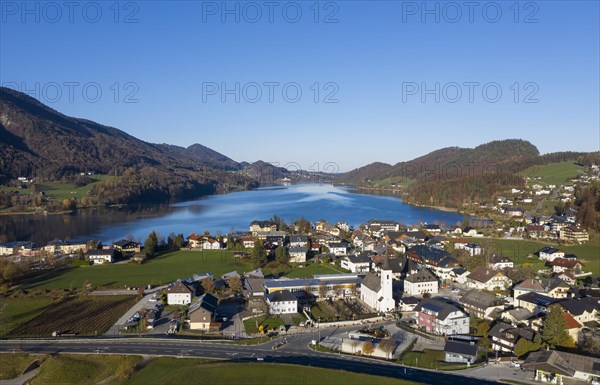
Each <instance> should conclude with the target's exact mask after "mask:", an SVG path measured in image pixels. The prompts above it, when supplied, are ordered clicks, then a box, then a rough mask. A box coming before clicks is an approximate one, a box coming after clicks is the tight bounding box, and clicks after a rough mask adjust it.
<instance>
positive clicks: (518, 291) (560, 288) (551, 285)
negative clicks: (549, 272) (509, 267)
mask: <svg viewBox="0 0 600 385" xmlns="http://www.w3.org/2000/svg"><path fill="white" fill-rule="evenodd" d="M569 289H570V286H569V285H568V284H567V283H566V282H564V281H562V280H561V279H558V278H556V277H551V278H549V279H539V280H538V279H533V278H532V279H526V280H525V281H522V282H520V283H518V284H517V285H515V286H514V287H513V297H514V298H517V297H520V296H521V295H523V294H525V293H529V292H533V293H539V294H543V295H546V296H548V297H551V298H566V297H567V296H568V295H569Z"/></svg>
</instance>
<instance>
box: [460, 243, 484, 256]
mask: <svg viewBox="0 0 600 385" xmlns="http://www.w3.org/2000/svg"><path fill="white" fill-rule="evenodd" d="M454 249H455V250H465V251H467V252H468V253H469V255H470V256H471V257H474V256H476V255H481V246H479V245H478V244H475V243H467V244H463V243H455V244H454Z"/></svg>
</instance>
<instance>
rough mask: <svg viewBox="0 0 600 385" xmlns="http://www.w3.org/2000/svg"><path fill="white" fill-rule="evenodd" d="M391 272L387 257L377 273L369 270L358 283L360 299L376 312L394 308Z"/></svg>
mask: <svg viewBox="0 0 600 385" xmlns="http://www.w3.org/2000/svg"><path fill="white" fill-rule="evenodd" d="M392 279H393V273H392V269H391V267H390V266H389V263H388V260H387V258H385V259H384V261H383V266H381V271H380V273H379V274H376V273H374V272H369V273H367V275H365V277H364V278H363V280H362V282H361V285H360V299H361V300H362V301H363V302H364V303H366V304H367V305H368V306H370V307H371V308H373V309H374V310H376V311H378V312H388V311H391V310H394V309H395V308H396V301H394V297H393V288H392Z"/></svg>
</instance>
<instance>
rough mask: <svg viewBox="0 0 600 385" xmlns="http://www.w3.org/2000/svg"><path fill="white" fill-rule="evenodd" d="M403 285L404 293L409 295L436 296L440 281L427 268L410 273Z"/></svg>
mask: <svg viewBox="0 0 600 385" xmlns="http://www.w3.org/2000/svg"><path fill="white" fill-rule="evenodd" d="M403 283H404V293H405V294H407V295H423V294H425V293H430V294H436V293H437V292H438V280H437V278H436V276H435V275H433V273H432V272H431V271H429V270H428V269H426V268H423V269H421V270H413V271H411V272H409V273H408V274H407V275H406V277H405V278H404V280H403Z"/></svg>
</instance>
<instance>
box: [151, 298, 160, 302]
mask: <svg viewBox="0 0 600 385" xmlns="http://www.w3.org/2000/svg"><path fill="white" fill-rule="evenodd" d="M158 301H160V298H156V297H152V298H150V302H158Z"/></svg>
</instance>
